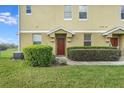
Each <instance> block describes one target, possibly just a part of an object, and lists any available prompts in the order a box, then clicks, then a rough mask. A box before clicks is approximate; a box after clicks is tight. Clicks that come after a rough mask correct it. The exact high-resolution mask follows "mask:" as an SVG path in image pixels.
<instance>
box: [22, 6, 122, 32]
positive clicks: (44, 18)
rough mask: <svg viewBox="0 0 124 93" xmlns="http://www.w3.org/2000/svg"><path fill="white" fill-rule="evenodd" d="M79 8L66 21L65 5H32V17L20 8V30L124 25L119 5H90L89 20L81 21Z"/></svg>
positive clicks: (106, 27)
mask: <svg viewBox="0 0 124 93" xmlns="http://www.w3.org/2000/svg"><path fill="white" fill-rule="evenodd" d="M78 7H79V6H78V5H73V6H72V20H64V5H40V6H39V5H32V13H31V15H27V14H26V6H25V5H21V6H20V30H21V31H23V30H24V31H26V30H50V29H53V28H56V27H58V26H63V27H66V28H69V29H72V30H83V29H84V30H106V29H110V28H113V27H117V26H120V25H123V23H124V21H121V19H120V6H119V5H88V20H85V21H80V20H79V18H78V16H79V13H78V11H79V8H78Z"/></svg>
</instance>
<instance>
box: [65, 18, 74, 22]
mask: <svg viewBox="0 0 124 93" xmlns="http://www.w3.org/2000/svg"><path fill="white" fill-rule="evenodd" d="M64 20H67V21H68V20H72V18H67V19H65V18H64Z"/></svg>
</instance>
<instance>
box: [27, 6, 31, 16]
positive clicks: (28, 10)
mask: <svg viewBox="0 0 124 93" xmlns="http://www.w3.org/2000/svg"><path fill="white" fill-rule="evenodd" d="M26 13H27V14H31V5H26Z"/></svg>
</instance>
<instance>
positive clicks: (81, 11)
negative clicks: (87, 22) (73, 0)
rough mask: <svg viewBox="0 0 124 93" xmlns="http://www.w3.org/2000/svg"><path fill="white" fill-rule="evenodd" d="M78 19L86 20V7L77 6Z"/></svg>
mask: <svg viewBox="0 0 124 93" xmlns="http://www.w3.org/2000/svg"><path fill="white" fill-rule="evenodd" d="M79 19H87V6H86V5H80V6H79Z"/></svg>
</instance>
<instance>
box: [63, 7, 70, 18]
mask: <svg viewBox="0 0 124 93" xmlns="http://www.w3.org/2000/svg"><path fill="white" fill-rule="evenodd" d="M64 19H65V20H71V19H72V6H71V5H65V6H64Z"/></svg>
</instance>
